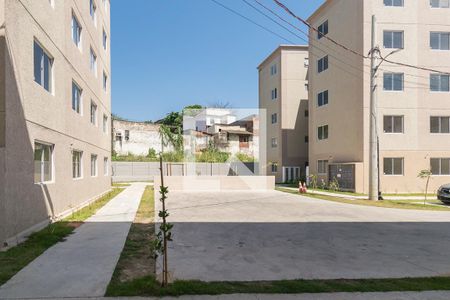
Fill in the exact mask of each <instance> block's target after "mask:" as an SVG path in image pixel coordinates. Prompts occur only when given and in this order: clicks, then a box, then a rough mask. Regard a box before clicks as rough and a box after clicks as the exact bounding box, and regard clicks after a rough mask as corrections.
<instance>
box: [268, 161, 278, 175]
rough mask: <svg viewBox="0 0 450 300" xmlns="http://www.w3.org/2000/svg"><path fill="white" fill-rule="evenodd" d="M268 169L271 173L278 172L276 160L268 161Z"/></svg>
mask: <svg viewBox="0 0 450 300" xmlns="http://www.w3.org/2000/svg"><path fill="white" fill-rule="evenodd" d="M270 171H271V173H278V163H277V162H271V163H270Z"/></svg>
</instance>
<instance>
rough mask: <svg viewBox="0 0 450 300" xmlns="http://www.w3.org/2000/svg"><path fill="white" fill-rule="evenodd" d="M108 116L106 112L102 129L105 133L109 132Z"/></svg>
mask: <svg viewBox="0 0 450 300" xmlns="http://www.w3.org/2000/svg"><path fill="white" fill-rule="evenodd" d="M108 120H109V118H108V116H107V115H106V114H103V125H102V131H103V133H107V132H108Z"/></svg>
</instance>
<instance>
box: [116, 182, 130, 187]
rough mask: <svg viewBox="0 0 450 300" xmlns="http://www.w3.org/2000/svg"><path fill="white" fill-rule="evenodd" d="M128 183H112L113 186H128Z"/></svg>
mask: <svg viewBox="0 0 450 300" xmlns="http://www.w3.org/2000/svg"><path fill="white" fill-rule="evenodd" d="M130 185H131V184H130V183H127V182H115V183H113V184H112V186H113V187H127V186H130Z"/></svg>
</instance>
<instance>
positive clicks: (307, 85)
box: [305, 83, 309, 91]
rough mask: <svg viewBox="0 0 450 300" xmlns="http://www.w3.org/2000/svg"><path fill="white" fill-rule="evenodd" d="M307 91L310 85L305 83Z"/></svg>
mask: <svg viewBox="0 0 450 300" xmlns="http://www.w3.org/2000/svg"><path fill="white" fill-rule="evenodd" d="M305 91H309V84H307V83H305Z"/></svg>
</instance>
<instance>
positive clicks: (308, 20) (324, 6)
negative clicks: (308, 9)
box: [306, 0, 334, 23]
mask: <svg viewBox="0 0 450 300" xmlns="http://www.w3.org/2000/svg"><path fill="white" fill-rule="evenodd" d="M333 1H334V0H325V2H324V3H322V5H321V6H319V8H318V9H316V10H315V11H314V12H313V13H312V14H311V15H310V16H309V17H308V19H306V21H307V22H308V23H311V20H313V19H314V18H315V17H317V15H318V14H320V13H321V12H322V11H323V10H324V9H325V8H326V7H328V5H330V3H331V2H333Z"/></svg>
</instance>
